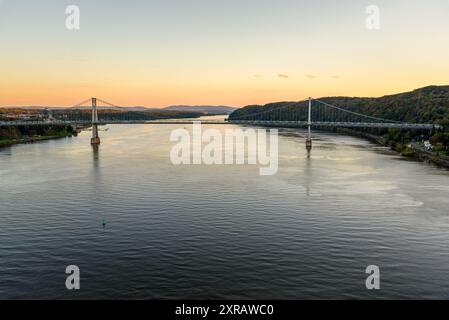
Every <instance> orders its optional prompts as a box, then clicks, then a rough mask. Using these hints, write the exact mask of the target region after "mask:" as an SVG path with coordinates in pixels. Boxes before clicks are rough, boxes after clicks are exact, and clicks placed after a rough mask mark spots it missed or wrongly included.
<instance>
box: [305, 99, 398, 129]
mask: <svg viewBox="0 0 449 320" xmlns="http://www.w3.org/2000/svg"><path fill="white" fill-rule="evenodd" d="M313 101H316V102H318V103H321V104H323V105H325V106H327V107H330V108H333V109H336V110H340V111H343V112H346V113H350V114H353V115H356V116H359V117H365V118H368V119H372V120H378V121H383V122H389V123H404V122H402V121H395V120H389V119H384V118H378V117H373V116H368V115H365V114H362V113H358V112H354V111H350V110H346V109H343V108H340V107H337V106H334V105H332V104H330V103H327V102H324V101H321V100H318V99H313Z"/></svg>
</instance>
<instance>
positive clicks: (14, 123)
mask: <svg viewBox="0 0 449 320" xmlns="http://www.w3.org/2000/svg"><path fill="white" fill-rule="evenodd" d="M193 123H202V124H216V125H223V124H227V125H229V124H235V125H256V126H267V127H289V128H299V127H306V126H307V125H308V123H307V121H262V120H254V121H252V120H230V121H217V120H199V119H193V120H192V119H191V120H186V119H181V120H152V121H144V120H111V121H101V120H100V121H98V122H97V124H98V125H107V124H187V125H189V124H190V125H191V124H193ZM91 124H92V122H91V121H88V120H80V121H59V120H55V121H0V126H43V125H75V126H76V125H91ZM312 126H313V127H340V128H385V129H390V128H392V129H423V130H432V129H438V128H440V126H439V125H435V124H428V123H380V122H378V123H376V122H316V121H315V122H312Z"/></svg>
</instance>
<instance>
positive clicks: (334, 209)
mask: <svg viewBox="0 0 449 320" xmlns="http://www.w3.org/2000/svg"><path fill="white" fill-rule="evenodd" d="M229 126H231V125H229ZM212 127H215V128H217V129H218V130H224V129H225V126H212ZM233 127H234V126H233ZM175 128H177V126H175V125H173V126H171V125H135V126H131V125H129V126H128V125H117V126H110V130H109V131H107V132H102V137H101V138H102V144H101V146H95V147H92V146H91V145H90V143H89V142H90V137H89V133H88V132H85V133H82V134H80V136H79V137H77V138H72V139H63V140H54V141H48V142H46V143H39V144H29V145H18V146H13V147H11V148H8V149H2V150H0V203H1V207H0V219H1V221H2V223H1V228H0V257H1V266H2V267H1V270H2V271H1V273H0V283H1V285H0V298H68V299H70V298H212V299H213V298H223V299H233V298H235V299H239V298H260V299H264V298H279V299H282V298H286V299H297V298H356V297H361V298H373V297H381V298H418V297H419V298H435V297H437V298H449V294H448V293H447V288H448V287H449V263H448V262H449V252H448V248H449V233H448V232H447V230H449V216H448V214H447V210H446V208H447V207H449V187H448V186H449V175H448V172H447V171H444V170H441V169H438V168H436V167H432V166H429V165H426V164H423V163H418V162H408V161H401V160H400V158H399V157H398V156H397V155H395V154H391V153H390V152H384V151H385V150H384V149H383V148H379V147H378V146H375V145H372V144H370V143H368V142H366V141H364V140H360V139H356V138H351V137H344V136H338V135H334V134H326V133H318V132H316V133H315V140H314V148H313V150H312V153H311V154H310V155H307V152H306V150H305V140H304V139H305V131H302V130H295V129H285V130H284V129H283V130H281V132H280V137H279V144H280V145H279V152H280V158H279V171H278V174H277V175H275V176H260V175H259V168H258V166H249V165H245V166H194V165H192V166H174V165H172V164H171V162H170V159H169V152H170V149H171V147H172V146H173V145H172V143H170V142H169V135H170V132H171V130H173V129H175ZM72 264H75V265H78V266H79V267H80V269H81V274H82V284H81V287H82V290H81V291H80V292H78V293H76V296H74V295H73V292H69V291H67V290H65V286H64V283H65V273H64V271H65V267H66V266H68V265H72ZM372 264H374V265H378V266H379V267H380V269H381V281H382V282H381V287H382V290H381V291H379V292H372V291H367V290H366V289H365V286H364V283H365V276H366V275H365V268H366V267H367V266H368V265H372Z"/></svg>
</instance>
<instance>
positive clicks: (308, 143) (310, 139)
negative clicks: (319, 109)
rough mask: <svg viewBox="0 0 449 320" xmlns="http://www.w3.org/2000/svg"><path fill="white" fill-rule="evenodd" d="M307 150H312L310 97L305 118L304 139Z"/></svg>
mask: <svg viewBox="0 0 449 320" xmlns="http://www.w3.org/2000/svg"><path fill="white" fill-rule="evenodd" d="M306 149H307V152H310V151H311V150H312V98H309V115H308V120H307V140H306Z"/></svg>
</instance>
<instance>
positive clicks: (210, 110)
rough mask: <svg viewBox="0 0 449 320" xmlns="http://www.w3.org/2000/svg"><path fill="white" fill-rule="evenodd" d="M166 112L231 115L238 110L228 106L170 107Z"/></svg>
mask: <svg viewBox="0 0 449 320" xmlns="http://www.w3.org/2000/svg"><path fill="white" fill-rule="evenodd" d="M164 110H170V111H190V112H203V113H207V114H230V113H232V112H234V111H235V110H237V108H233V107H226V106H183V105H180V106H170V107H167V108H164Z"/></svg>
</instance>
